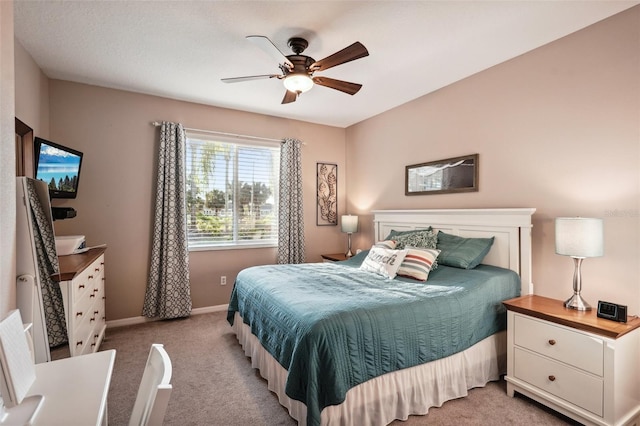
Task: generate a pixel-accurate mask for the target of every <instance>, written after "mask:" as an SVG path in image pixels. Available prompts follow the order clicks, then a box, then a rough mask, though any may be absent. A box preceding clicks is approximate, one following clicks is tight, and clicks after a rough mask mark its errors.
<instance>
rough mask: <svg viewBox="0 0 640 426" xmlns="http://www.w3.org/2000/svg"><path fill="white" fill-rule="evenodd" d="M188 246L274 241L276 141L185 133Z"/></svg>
mask: <svg viewBox="0 0 640 426" xmlns="http://www.w3.org/2000/svg"><path fill="white" fill-rule="evenodd" d="M186 144H187V146H186V148H187V149H186V175H187V183H186V186H187V187H186V193H187V236H188V239H189V249H190V250H198V249H212V248H245V247H265V246H267V247H272V246H276V245H277V243H278V212H277V207H278V171H279V163H280V146H279V144H278V143H262V142H255V141H245V140H239V139H235V138H234V139H233V140H232V141H231V140H228V139H225V138H223V137H218V136H214V135H201V134H194V133H189V132H187V142H186Z"/></svg>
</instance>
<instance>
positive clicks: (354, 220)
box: [341, 215, 358, 257]
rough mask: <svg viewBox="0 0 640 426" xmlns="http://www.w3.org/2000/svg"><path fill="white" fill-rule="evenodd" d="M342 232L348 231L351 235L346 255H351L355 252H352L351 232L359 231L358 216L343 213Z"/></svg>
mask: <svg viewBox="0 0 640 426" xmlns="http://www.w3.org/2000/svg"><path fill="white" fill-rule="evenodd" d="M341 222H342V232H346V233H347V235H348V236H349V246H348V249H347V252H346V253H345V256H347V257H351V256H353V253H351V234H352V233H354V232H358V216H352V215H343V216H342V221H341Z"/></svg>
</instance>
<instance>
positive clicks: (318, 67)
mask: <svg viewBox="0 0 640 426" xmlns="http://www.w3.org/2000/svg"><path fill="white" fill-rule="evenodd" d="M365 56H369V51H368V50H367V48H366V47H364V46H363V45H362V43H360V42H359V41H356V42H355V43H353V44H352V45H351V46H348V47H345V48H344V49H342V50H341V51H339V52H336V53H334V54H333V55H330V56H327V57H326V58H324V59H320V60H319V61H316V62H314V63H313V64H311V66H310V67H309V68H311V69H312V70H314V71H324V70H326V69H329V68H331V67H335V66H336V65H341V64H344V63H346V62H350V61H354V60H356V59H360V58H364V57H365Z"/></svg>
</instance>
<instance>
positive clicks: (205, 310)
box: [107, 304, 229, 328]
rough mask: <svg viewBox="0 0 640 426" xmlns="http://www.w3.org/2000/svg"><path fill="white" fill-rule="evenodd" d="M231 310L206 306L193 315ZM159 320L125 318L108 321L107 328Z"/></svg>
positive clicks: (226, 306) (217, 306)
mask: <svg viewBox="0 0 640 426" xmlns="http://www.w3.org/2000/svg"><path fill="white" fill-rule="evenodd" d="M228 308H229V305H228V304H227V305H216V306H205V307H204V308H194V309H192V310H191V315H199V314H208V313H211V312H221V311H226V310H227V309H228ZM158 319H159V318H147V317H143V316H139V317H132V318H123V319H119V320H113V321H107V328H116V327H124V326H127V325H134V324H144V323H147V322H151V321H158Z"/></svg>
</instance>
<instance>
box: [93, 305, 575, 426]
mask: <svg viewBox="0 0 640 426" xmlns="http://www.w3.org/2000/svg"><path fill="white" fill-rule="evenodd" d="M152 343H162V344H164V346H165V349H166V350H167V352H168V353H169V356H170V357H171V361H172V364H173V378H172V384H173V392H172V394H171V400H170V402H169V407H168V409H167V415H166V417H165V425H176V426H178V425H180V426H188V425H194V426H195V425H212V426H217V425H225V426H226V425H243V426H244V425H265V426H272V425H295V424H296V422H295V421H294V420H293V419H292V418H291V417H289V415H288V412H287V411H286V409H285V408H283V407H282V406H281V405H280V404H279V403H278V399H277V397H276V395H275V394H273V393H271V392H270V391H269V390H268V389H267V383H266V381H265V380H263V379H262V378H261V377H260V375H259V373H258V372H257V371H256V370H255V369H253V368H252V367H251V361H250V360H249V359H248V358H247V357H246V356H245V355H244V352H243V350H242V348H241V347H240V344H239V343H238V341H237V340H236V337H235V334H234V333H233V332H232V331H231V327H230V326H229V324H228V323H227V321H226V312H214V313H208V314H201V315H194V316H192V317H190V318H187V319H179V320H170V321H155V322H149V323H145V324H139V325H133V326H127V327H119V328H114V329H108V330H107V335H106V338H105V340H104V342H103V344H102V346H101V348H100V349H101V350H107V349H115V350H116V362H115V367H114V372H113V377H112V380H111V387H110V390H109V402H108V404H109V405H108V415H109V424H110V425H112V426H119V425H126V424H127V422H128V420H129V415H130V413H131V410H132V408H133V403H134V400H135V397H136V394H137V391H138V386H139V383H140V379H141V377H142V372H143V370H144V365H145V362H146V359H147V355H148V353H149V348H150V346H151V344H152ZM516 395H517V394H516ZM567 424H576V423H573V422H572V421H571V420H570V419H568V418H566V417H564V416H561V415H559V414H557V413H555V412H553V411H551V410H548V409H547V408H546V407H544V406H542V405H540V404H537V403H536V402H534V401H532V400H530V399H528V398H525V397H522V396H519V395H517V396H516V397H515V398H510V397H509V396H507V394H506V384H505V382H504V380H500V381H497V382H491V383H489V384H487V385H486V386H485V387H483V388H477V389H472V390H471V391H470V392H469V395H468V396H467V397H465V398H460V399H456V400H453V401H448V402H446V403H445V404H444V405H443V406H442V407H439V408H436V407H434V408H432V409H430V410H429V413H428V414H427V415H425V416H411V417H410V418H409V419H408V420H407V421H399V420H397V421H395V422H393V423H392V425H393V426H400V425H403V426H407V425H408V426H414V425H534V426H535V425H541V426H542V425H545V426H547V425H567Z"/></svg>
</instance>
